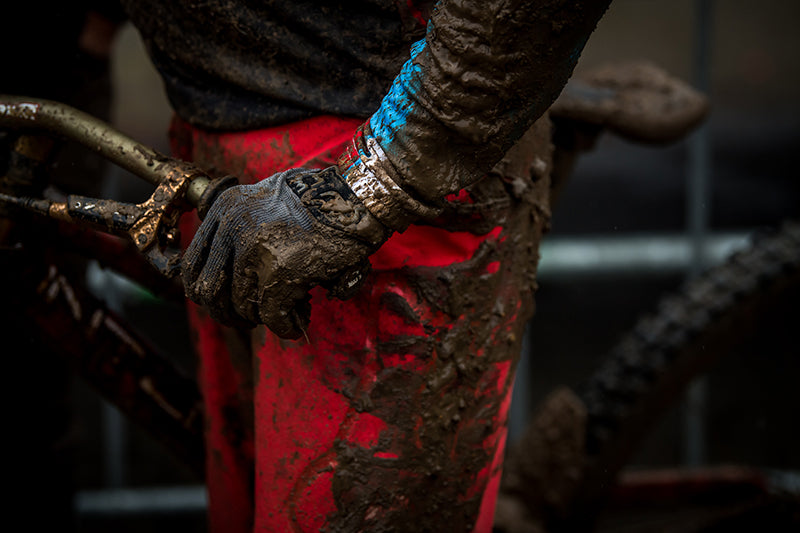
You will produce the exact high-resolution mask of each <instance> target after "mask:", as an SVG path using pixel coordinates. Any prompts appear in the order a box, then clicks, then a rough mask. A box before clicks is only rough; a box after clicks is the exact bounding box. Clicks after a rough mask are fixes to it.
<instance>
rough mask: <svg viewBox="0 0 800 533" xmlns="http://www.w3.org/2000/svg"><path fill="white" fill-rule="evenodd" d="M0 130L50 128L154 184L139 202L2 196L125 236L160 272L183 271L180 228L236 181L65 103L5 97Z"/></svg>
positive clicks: (30, 208) (202, 214)
mask: <svg viewBox="0 0 800 533" xmlns="http://www.w3.org/2000/svg"><path fill="white" fill-rule="evenodd" d="M0 128H9V129H15V130H20V131H23V132H24V131H28V130H45V131H48V132H50V133H53V134H57V135H60V136H62V137H65V138H66V139H69V140H73V141H76V142H78V143H80V144H82V145H83V146H84V147H86V148H88V149H90V150H93V151H95V152H97V153H99V154H100V155H101V156H103V157H105V158H106V159H108V160H110V161H112V162H113V163H115V164H117V165H119V166H121V167H123V168H125V169H126V170H128V171H130V172H131V173H132V174H134V175H136V176H138V177H140V178H142V179H144V180H145V181H148V182H149V183H152V184H154V185H156V189H155V190H154V191H153V194H152V195H151V196H150V197H149V198H148V199H147V200H146V201H144V202H142V203H139V204H132V203H125V202H117V201H114V200H103V199H97V198H89V197H85V196H78V195H69V196H67V198H66V201H64V202H56V201H52V200H47V199H37V198H30V197H21V196H12V195H6V194H0V204H5V205H13V206H16V207H21V208H23V209H26V210H28V211H33V212H36V213H39V214H41V215H45V216H48V217H50V218H53V219H57V220H63V221H67V222H71V223H76V224H79V225H84V226H89V227H92V228H95V229H99V230H101V231H105V232H108V233H113V234H116V235H124V236H126V237H127V238H129V239H131V241H132V242H133V244H134V245H135V246H136V248H137V249H138V250H139V251H140V252H141V253H142V254H143V255H144V256H145V258H146V259H147V260H148V262H150V264H152V265H153V266H154V267H155V268H156V269H157V270H158V271H159V272H161V273H162V274H164V275H165V276H167V277H170V278H172V277H175V276H176V275H178V274H179V272H180V257H181V255H182V251H181V250H180V248H179V244H180V243H179V241H180V239H179V230H178V223H179V220H180V217H181V215H182V214H183V213H186V212H189V211H191V210H193V209H197V212H198V215H199V216H200V218H201V219H202V218H204V217H205V215H206V213H207V212H208V209H209V208H210V207H211V205H212V204H213V203H214V200H215V199H216V197H217V195H218V194H219V193H220V192H222V191H223V190H225V189H227V188H229V187H231V186H233V185H236V184H237V183H238V180H237V179H236V178H235V177H233V176H225V177H222V178H216V179H213V178H211V177H210V176H209V175H208V174H207V173H205V172H204V171H202V170H201V169H199V168H197V167H196V166H194V165H192V164H190V163H187V162H185V161H181V160H179V159H175V158H172V157H168V156H165V155H163V154H160V153H159V152H157V151H155V150H153V149H152V148H150V147H147V146H145V145H142V144H140V143H138V142H136V141H134V140H132V139H130V138H128V137H126V136H125V135H124V134H122V133H120V132H119V131H117V130H115V129H114V128H113V127H112V126H110V125H109V124H106V123H104V122H102V121H100V120H98V119H96V118H95V117H92V116H91V115H88V114H86V113H83V112H82V111H79V110H77V109H74V108H72V107H70V106H67V105H65V104H62V103H59V102H52V101H48V100H42V99H35V98H24V97H18V96H6V95H0Z"/></svg>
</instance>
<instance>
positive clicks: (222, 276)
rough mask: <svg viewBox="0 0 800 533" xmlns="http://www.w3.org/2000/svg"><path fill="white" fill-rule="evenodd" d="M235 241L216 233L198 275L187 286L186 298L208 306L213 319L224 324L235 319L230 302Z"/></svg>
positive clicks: (223, 234)
mask: <svg viewBox="0 0 800 533" xmlns="http://www.w3.org/2000/svg"><path fill="white" fill-rule="evenodd" d="M232 240H233V239H232V238H231V236H230V235H228V234H227V233H226V232H224V231H218V232H217V233H215V234H214V236H213V239H212V242H211V244H210V245H209V246H207V249H206V250H205V252H206V253H205V259H204V261H203V262H202V267H201V268H200V269H199V270H200V271H199V273H198V274H197V276H196V277H195V278H194V279H193V280H192V281H191V283H190V284H189V285H188V286H187V287H186V295H187V296H188V297H189V298H190V299H191V300H192V301H194V302H196V303H198V304H200V305H203V306H205V307H207V308H208V310H209V312H210V314H211V316H212V317H213V318H215V319H217V320H220V321H222V322H225V323H231V321H232V320H235V318H236V317H235V311H234V309H233V306H232V300H231V282H232V272H233V269H232V264H233V252H234V249H233V242H232ZM198 264H199V262H198ZM195 268H197V267H196V266H195Z"/></svg>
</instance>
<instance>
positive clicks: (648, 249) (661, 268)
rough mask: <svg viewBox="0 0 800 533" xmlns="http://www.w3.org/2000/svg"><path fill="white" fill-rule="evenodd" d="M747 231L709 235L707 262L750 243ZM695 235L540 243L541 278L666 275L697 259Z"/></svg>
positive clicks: (705, 243) (565, 239) (705, 247)
mask: <svg viewBox="0 0 800 533" xmlns="http://www.w3.org/2000/svg"><path fill="white" fill-rule="evenodd" d="M748 239H749V234H748V233H747V232H741V233H737V232H727V233H717V234H710V235H707V236H706V237H705V238H704V239H703V246H702V254H703V256H704V257H706V258H707V259H706V261H707V265H709V266H710V265H712V264H714V263H718V262H720V261H722V260H724V259H725V258H726V257H727V256H728V255H730V254H731V253H732V252H734V251H735V250H737V249H740V248H743V247H744V246H746V245H747V243H748ZM694 246H695V243H694V241H693V239H691V238H690V237H688V236H686V235H685V234H665V235H636V236H630V237H586V238H572V237H562V238H558V239H549V240H548V239H545V241H543V242H542V245H541V247H540V254H541V260H540V261H539V270H538V275H537V277H538V278H539V279H540V280H544V279H547V278H555V277H574V276H579V275H587V276H598V275H631V274H651V275H664V274H674V273H679V272H685V271H686V270H687V269H688V268H689V267H690V265H691V263H692V261H693V250H694Z"/></svg>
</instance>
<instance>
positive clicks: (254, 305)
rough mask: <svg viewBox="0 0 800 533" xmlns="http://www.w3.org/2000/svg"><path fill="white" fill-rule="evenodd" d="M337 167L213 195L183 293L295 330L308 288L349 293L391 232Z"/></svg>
mask: <svg viewBox="0 0 800 533" xmlns="http://www.w3.org/2000/svg"><path fill="white" fill-rule="evenodd" d="M390 233H391V232H390V230H388V229H387V228H386V227H385V226H383V225H382V224H381V223H380V222H378V220H377V219H376V218H374V217H373V216H372V215H371V214H370V212H369V211H367V209H366V208H365V207H364V204H363V203H362V202H361V201H360V200H359V199H358V198H357V197H356V196H355V195H354V194H353V192H352V191H351V190H350V188H349V187H348V186H347V185H346V184H345V182H344V181H343V179H342V177H341V175H340V174H339V171H338V169H337V168H336V167H330V168H327V169H324V170H306V169H292V170H288V171H286V172H282V173H279V174H275V175H274V176H272V177H270V178H267V179H265V180H263V181H261V182H259V183H257V184H254V185H239V186H236V187H232V188H230V189H228V190H226V191H225V192H223V193H222V194H221V195H220V197H219V198H217V200H216V201H215V202H214V205H213V206H212V207H211V209H210V210H209V212H208V215H207V216H206V218H205V220H204V221H203V223H202V224H201V225H200V228H199V229H198V230H197V233H196V234H195V236H194V238H193V240H192V242H191V244H190V245H189V247H188V248H187V250H186V252H185V254H184V256H183V260H182V265H181V266H182V273H183V284H184V288H185V291H186V296H187V297H188V298H190V299H191V300H192V301H194V302H196V303H198V304H201V305H204V306H206V307H207V308H208V310H209V312H210V313H211V316H212V317H213V318H215V319H217V320H219V321H220V322H222V323H225V324H229V325H230V324H239V325H242V324H244V325H248V326H254V325H256V324H266V325H267V326H268V327H269V328H270V329H271V330H272V331H273V332H275V333H276V334H277V335H279V336H281V337H284V338H298V337H300V336H301V335H302V334H303V331H304V330H305V328H306V327H307V325H308V322H309V320H310V295H309V290H310V289H311V288H312V287H314V286H315V285H320V284H321V285H323V286H325V287H327V288H328V289H329V296H330V295H333V296H336V297H339V298H341V299H346V298H347V297H349V296H351V295H352V294H353V293H354V292H355V290H357V289H358V287H359V286H360V283H361V281H362V280H363V278H364V275H365V274H366V272H367V270H368V269H369V261H368V257H369V255H370V254H372V253H373V252H374V251H375V250H377V249H378V247H379V246H380V245H381V244H383V242H384V241H385V240H386V239H387V238H388V237H389V235H390Z"/></svg>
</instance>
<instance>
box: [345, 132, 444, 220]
mask: <svg viewBox="0 0 800 533" xmlns="http://www.w3.org/2000/svg"><path fill="white" fill-rule="evenodd" d="M337 163H338V166H339V169H340V171H341V173H342V177H343V178H344V179H345V181H346V182H347V185H348V186H349V187H350V188H351V189H352V190H353V192H354V193H355V195H356V196H357V197H358V198H359V199H360V200H361V201H362V202H363V203H364V206H366V208H367V209H368V210H369V211H370V213H372V214H373V215H374V216H375V218H377V219H378V220H380V221H381V223H383V224H384V225H385V226H387V227H389V228H391V229H393V230H395V231H403V230H405V229H406V228H407V227H408V226H409V224H411V223H412V222H414V221H415V220H417V219H420V218H434V217H436V216H437V215H438V214H439V213H440V212H441V209H440V208H436V207H433V206H430V205H427V204H424V203H422V202H420V201H419V200H416V199H415V198H413V197H412V196H411V195H409V194H408V193H407V192H406V191H404V190H403V189H402V187H400V185H398V184H397V181H396V180H395V179H394V178H393V176H392V174H393V173H394V172H393V170H394V168H393V167H392V164H391V162H390V161H389V159H388V158H387V157H386V153H385V152H384V151H383V148H381V145H380V144H379V143H378V141H377V140H376V139H375V137H374V136H373V135H371V133H370V131H369V126H368V125H367V124H364V125H362V126H361V127H359V128H358V130H357V131H356V134H355V135H354V136H353V142H352V143H351V145H350V146H348V147H347V150H345V152H344V153H343V154H342V155H341V157H340V158H339V161H338V162H337Z"/></svg>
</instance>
